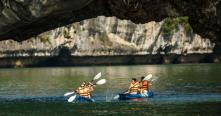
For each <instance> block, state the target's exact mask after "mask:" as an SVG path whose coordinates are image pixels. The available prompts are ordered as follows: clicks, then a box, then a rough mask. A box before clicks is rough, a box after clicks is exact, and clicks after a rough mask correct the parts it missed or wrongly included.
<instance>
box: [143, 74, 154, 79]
mask: <svg viewBox="0 0 221 116" xmlns="http://www.w3.org/2000/svg"><path fill="white" fill-rule="evenodd" d="M152 77H153V75H152V74H149V75H147V76H146V77H145V78H144V80H150V79H151V78H152Z"/></svg>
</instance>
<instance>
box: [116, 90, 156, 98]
mask: <svg viewBox="0 0 221 116" xmlns="http://www.w3.org/2000/svg"><path fill="white" fill-rule="evenodd" d="M119 96H120V97H119V100H130V99H137V98H152V97H153V92H152V91H149V92H148V93H147V95H146V96H145V95H142V94H129V93H126V94H125V93H120V94H119Z"/></svg>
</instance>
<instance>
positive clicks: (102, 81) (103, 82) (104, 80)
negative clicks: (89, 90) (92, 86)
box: [96, 79, 106, 85]
mask: <svg viewBox="0 0 221 116" xmlns="http://www.w3.org/2000/svg"><path fill="white" fill-rule="evenodd" d="M105 83H106V79H101V80H99V81H98V82H96V85H103V84H105Z"/></svg>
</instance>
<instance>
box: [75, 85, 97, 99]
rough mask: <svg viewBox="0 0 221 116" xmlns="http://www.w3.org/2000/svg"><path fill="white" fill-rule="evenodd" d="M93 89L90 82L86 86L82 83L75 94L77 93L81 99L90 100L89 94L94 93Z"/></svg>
mask: <svg viewBox="0 0 221 116" xmlns="http://www.w3.org/2000/svg"><path fill="white" fill-rule="evenodd" d="M93 87H94V85H93V84H92V83H91V82H89V83H87V84H86V82H83V83H82V84H81V86H80V87H79V88H78V89H77V90H76V93H78V94H79V96H81V97H85V98H89V99H91V92H92V91H94V88H93Z"/></svg>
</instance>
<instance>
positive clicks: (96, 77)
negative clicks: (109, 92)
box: [93, 72, 101, 80]
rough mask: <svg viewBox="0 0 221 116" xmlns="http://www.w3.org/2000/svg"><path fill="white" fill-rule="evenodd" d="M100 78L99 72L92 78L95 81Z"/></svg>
mask: <svg viewBox="0 0 221 116" xmlns="http://www.w3.org/2000/svg"><path fill="white" fill-rule="evenodd" d="M100 77H101V72H100V73H98V74H97V75H96V76H95V77H94V79H93V80H97V79H99V78H100Z"/></svg>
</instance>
